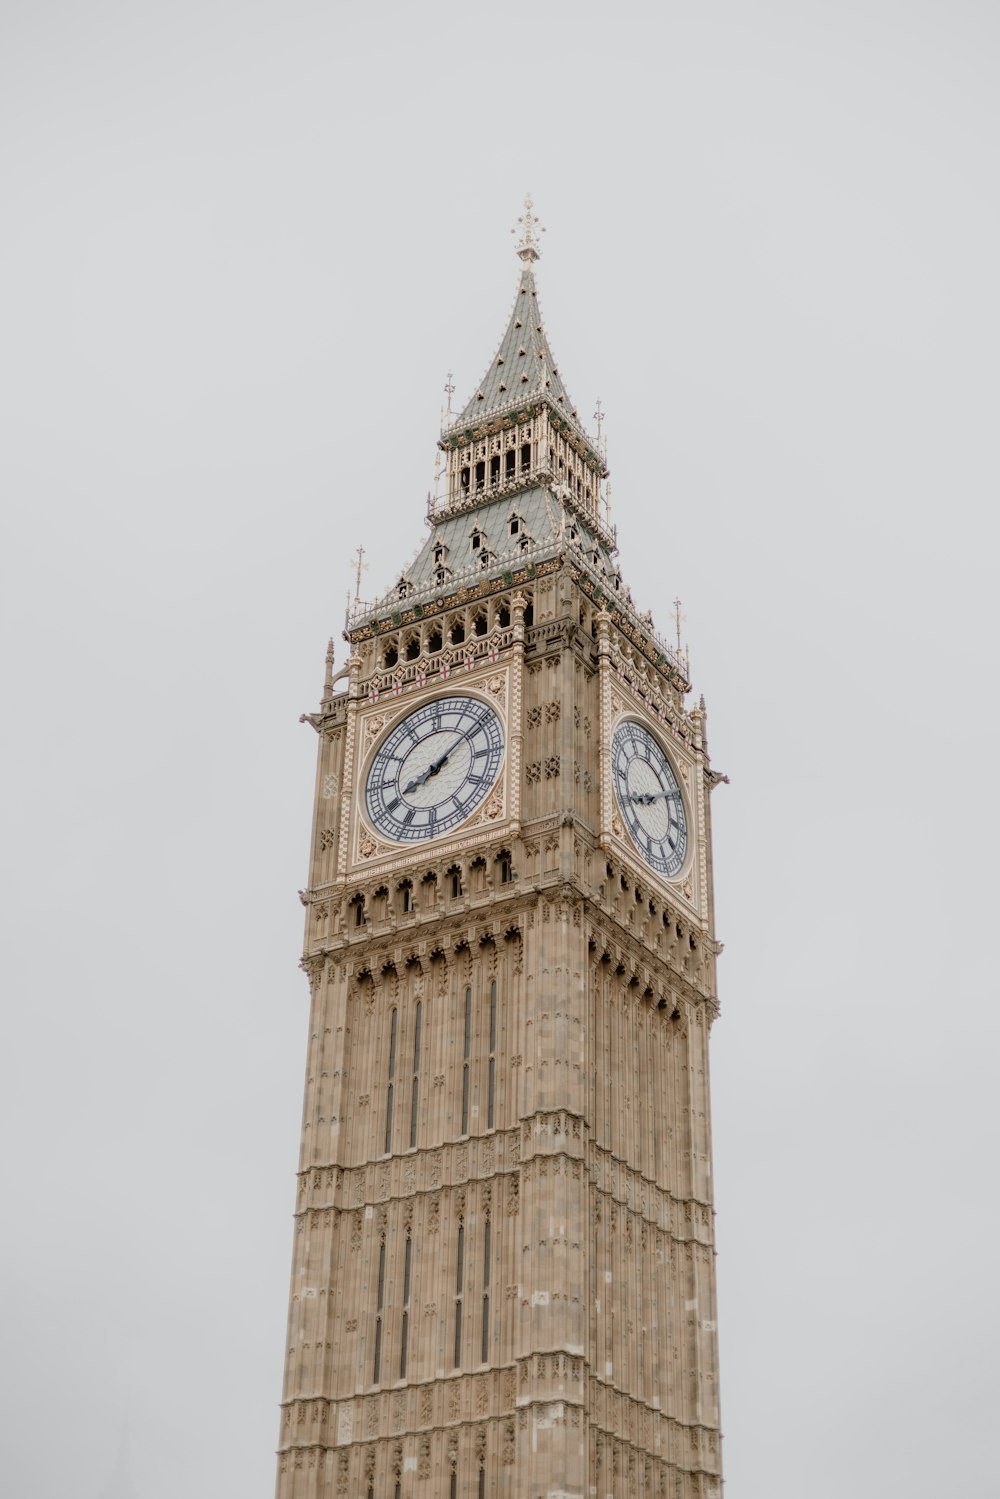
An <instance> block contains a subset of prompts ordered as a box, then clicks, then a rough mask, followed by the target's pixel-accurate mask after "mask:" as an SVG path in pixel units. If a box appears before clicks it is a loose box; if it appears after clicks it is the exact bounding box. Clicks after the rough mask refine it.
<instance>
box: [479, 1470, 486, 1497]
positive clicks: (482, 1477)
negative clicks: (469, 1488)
mask: <svg viewBox="0 0 1000 1499" xmlns="http://www.w3.org/2000/svg"><path fill="white" fill-rule="evenodd" d="M479 1499H486V1469H485V1468H480V1470H479Z"/></svg>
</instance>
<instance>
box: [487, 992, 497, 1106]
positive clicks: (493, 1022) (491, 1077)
mask: <svg viewBox="0 0 1000 1499" xmlns="http://www.w3.org/2000/svg"><path fill="white" fill-rule="evenodd" d="M496 1052H497V981H496V979H494V980H493V982H492V983H491V984H490V1060H489V1068H488V1075H487V1094H486V1128H487V1129H492V1128H493V1114H494V1102H495V1096H496V1083H497V1056H496Z"/></svg>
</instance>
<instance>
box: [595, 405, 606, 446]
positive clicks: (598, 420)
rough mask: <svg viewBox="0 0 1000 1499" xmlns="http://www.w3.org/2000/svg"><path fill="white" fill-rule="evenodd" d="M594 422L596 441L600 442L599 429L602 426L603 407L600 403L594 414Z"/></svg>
mask: <svg viewBox="0 0 1000 1499" xmlns="http://www.w3.org/2000/svg"><path fill="white" fill-rule="evenodd" d="M594 421H595V422H596V423H597V441H598V442H600V440H601V428H602V427H603V425H604V407H603V406H602V405H601V403H600V401H598V403H597V410H596V411H595V412H594Z"/></svg>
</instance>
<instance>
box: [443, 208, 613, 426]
mask: <svg viewBox="0 0 1000 1499" xmlns="http://www.w3.org/2000/svg"><path fill="white" fill-rule="evenodd" d="M533 209H534V203H533V201H532V198H531V194H530V193H529V194H528V196H527V198H525V200H524V212H523V213H522V214H521V216H520V217H519V219H518V221H517V222H518V224H520V226H521V241H520V243H519V245H518V246H517V254H518V257H519V258H520V260H521V261H522V262H523V267H522V270H521V280H520V284H519V285H518V288H517V295H516V296H515V298H514V309H513V311H512V313H511V315H510V321H509V322H508V324H507V331H506V332H505V333H504V336H503V338H502V339H501V341H500V347H499V349H498V350H497V352H496V355H495V356H494V358H493V361H492V362H491V364H490V366H489V368H488V369H487V371H486V373H485V375H484V376H483V378H482V380H481V381H480V384H479V387H478V389H477V390H476V391H475V392H474V394H473V395H472V397H471V399H470V400H469V401H468V402H467V403H466V405H465V407H464V409H463V410H462V411H461V412H460V413H455V414H453V415H452V416H451V418H450V420H449V422H448V428H447V429H446V430H454V429H455V428H459V429H461V428H468V427H470V426H471V427H478V426H479V425H481V423H482V422H484V421H489V420H490V419H491V418H492V417H494V416H496V415H498V414H499V413H500V412H502V411H504V410H512V409H515V408H517V407H519V406H523V405H525V404H526V403H527V402H534V401H547V402H548V403H549V404H550V405H551V406H552V407H553V409H554V410H555V411H557V412H558V413H559V415H560V416H562V417H563V418H564V419H565V420H566V421H567V422H569V423H570V424H571V425H572V426H573V427H575V428H576V430H577V431H578V432H579V433H580V434H581V436H583V437H586V432H585V430H584V427H583V424H582V422H581V421H580V417H579V414H578V413H577V411H576V408H575V407H574V405H573V401H572V399H571V397H570V394H569V392H568V391H567V389H566V387H565V385H564V384H563V382H562V377H561V376H560V374H559V366H558V365H557V364H556V361H555V359H554V358H553V356H552V350H551V349H550V348H549V342H548V338H547V336H546V333H545V329H544V327H543V325H542V315H541V312H540V310H539V306H538V293H537V291H536V289H535V277H534V273H533V271H532V266H533V264H534V262H535V261H536V260H537V259H538V258H539V250H538V241H537V235H538V232H539V231H540V230H542V226H541V224H540V223H539V221H538V218H537V216H536V215H535V213H534V212H533ZM516 232H517V231H516V230H512V231H511V233H516ZM542 232H544V231H542Z"/></svg>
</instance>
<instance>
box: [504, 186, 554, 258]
mask: <svg viewBox="0 0 1000 1499" xmlns="http://www.w3.org/2000/svg"><path fill="white" fill-rule="evenodd" d="M534 207H535V202H534V199H533V198H532V196H531V194H530V193H528V194H527V196H526V197H525V200H524V212H523V213H522V214H521V215H520V217H519V218H518V221H517V222H518V224H520V226H521V243H520V244H519V245H518V247H517V253H518V255H519V256H520V257H521V259H522V260H523V261H524V263H525V264H526V265H530V264H531V262H532V261H533V260H537V259H538V257H539V255H540V254H541V251H540V250H539V248H538V243H537V240H536V237H535V234H536V230H537V231H538V232H539V233H541V234H544V233H545V225H544V224H543V223H542V222H541V220H540V219H539V218H538V217H537V216H536V215H535V213H534V211H533V210H534ZM510 232H511V234H516V233H517V227H516V226H515V227H514V228H513V229H512V230H511V231H510Z"/></svg>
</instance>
